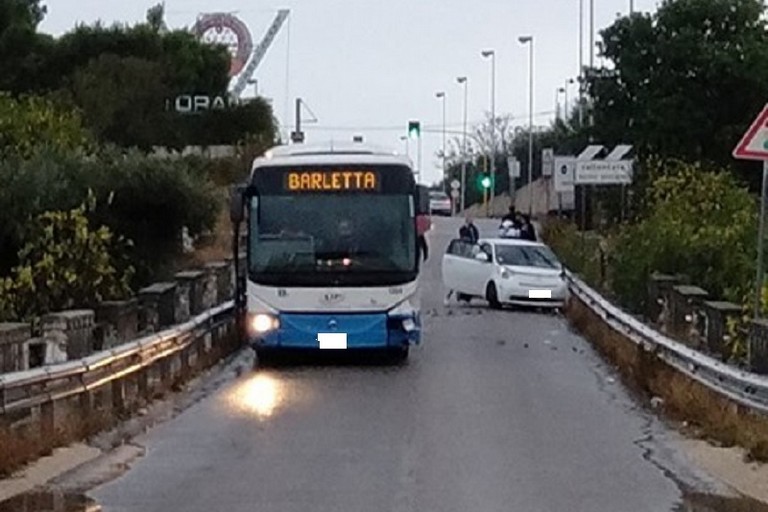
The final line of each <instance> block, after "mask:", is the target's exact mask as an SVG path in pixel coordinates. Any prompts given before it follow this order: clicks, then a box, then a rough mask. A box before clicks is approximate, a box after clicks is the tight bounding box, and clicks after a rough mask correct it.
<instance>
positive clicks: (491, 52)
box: [480, 50, 496, 199]
mask: <svg viewBox="0 0 768 512" xmlns="http://www.w3.org/2000/svg"><path fill="white" fill-rule="evenodd" d="M480 55H482V56H483V58H488V57H490V58H491V199H493V198H494V197H495V196H496V51H495V50H483V51H482V52H480Z"/></svg>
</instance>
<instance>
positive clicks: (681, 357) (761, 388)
mask: <svg viewBox="0 0 768 512" xmlns="http://www.w3.org/2000/svg"><path fill="white" fill-rule="evenodd" d="M566 276H567V279H568V282H569V289H570V292H571V293H572V294H573V295H575V296H576V297H578V298H579V300H581V301H582V302H583V303H584V304H585V305H586V306H587V307H589V308H590V309H591V310H592V311H593V312H594V313H595V314H596V315H598V316H600V317H601V318H602V319H603V320H604V321H605V323H606V324H607V325H609V326H610V327H611V328H612V329H614V330H615V331H617V332H619V333H621V334H622V335H624V336H625V337H626V338H627V339H629V340H631V341H632V342H634V343H635V344H637V345H638V346H641V347H642V348H643V349H644V350H646V351H648V352H654V353H655V354H656V355H657V356H658V357H659V358H660V359H661V360H662V361H664V362H666V363H667V364H668V365H670V366H672V367H673V368H675V369H676V370H678V371H680V372H682V373H684V374H685V375H687V376H688V377H690V378H691V379H694V380H696V381H697V382H699V383H701V384H703V385H704V386H706V387H708V388H709V389H711V390H713V391H715V392H717V393H719V394H721V395H723V396H724V397H727V398H729V399H731V400H733V401H734V402H736V403H738V404H741V405H744V406H746V407H749V408H752V409H754V410H756V411H760V412H762V413H768V377H764V376H761V375H757V374H754V373H750V372H746V371H742V370H739V369H737V368H734V367H732V366H729V365H727V364H725V363H722V362H721V361H718V360H717V359H714V358H712V357H709V356H707V355H704V354H702V353H700V352H697V351H696V350H693V349H691V348H689V347H686V346H685V345H683V344H682V343H679V342H677V341H675V340H672V339H670V338H668V337H666V336H664V335H663V334H661V333H659V332H657V331H655V330H653V329H652V328H650V327H648V326H647V325H645V324H643V323H642V322H640V321H639V320H637V319H636V318H634V317H633V316H631V315H630V314H628V313H627V312H625V311H622V310H621V309H620V308H618V307H616V306H614V305H613V304H611V303H610V302H608V301H607V300H606V299H605V298H603V297H602V296H601V295H600V294H599V293H598V292H596V291H595V290H593V289H592V288H590V287H589V286H588V285H587V284H586V283H585V282H584V281H582V280H581V279H579V278H578V277H577V276H575V275H574V274H573V273H572V272H570V271H566Z"/></svg>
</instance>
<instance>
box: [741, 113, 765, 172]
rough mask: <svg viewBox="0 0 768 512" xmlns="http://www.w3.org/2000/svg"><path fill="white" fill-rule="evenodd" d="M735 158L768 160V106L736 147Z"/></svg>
mask: <svg viewBox="0 0 768 512" xmlns="http://www.w3.org/2000/svg"><path fill="white" fill-rule="evenodd" d="M733 157H734V158H738V159H741V160H761V161H766V160H768V105H766V106H765V107H764V108H763V111H762V112H760V114H759V115H758V116H757V118H755V120H754V121H753V122H752V125H751V126H750V127H749V129H748V130H747V132H746V133H745V134H744V136H743V137H742V138H741V140H740V141H739V143H738V144H737V145H736V148H735V149H734V150H733Z"/></svg>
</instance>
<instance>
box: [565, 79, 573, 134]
mask: <svg viewBox="0 0 768 512" xmlns="http://www.w3.org/2000/svg"><path fill="white" fill-rule="evenodd" d="M573 82H574V80H573V78H569V79H568V80H566V81H565V87H563V89H564V90H565V122H566V123H567V122H568V117H569V116H570V111H569V110H568V86H569V85H571V84H573Z"/></svg>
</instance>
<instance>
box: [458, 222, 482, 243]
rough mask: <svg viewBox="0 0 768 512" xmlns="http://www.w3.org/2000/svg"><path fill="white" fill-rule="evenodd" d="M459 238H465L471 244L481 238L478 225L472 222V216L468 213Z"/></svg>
mask: <svg viewBox="0 0 768 512" xmlns="http://www.w3.org/2000/svg"><path fill="white" fill-rule="evenodd" d="M459 238H461V239H462V240H465V241H467V242H469V243H471V244H476V243H477V241H478V240H479V239H480V231H479V230H478V229H477V226H475V224H474V223H473V222H472V216H471V215H467V216H466V218H465V220H464V225H463V226H461V229H459Z"/></svg>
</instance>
